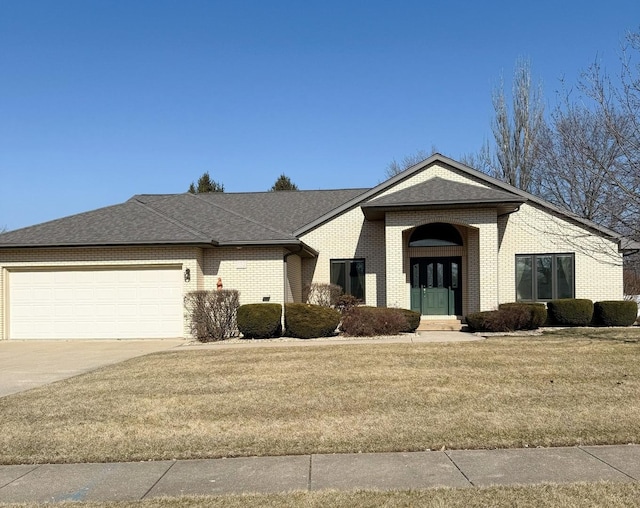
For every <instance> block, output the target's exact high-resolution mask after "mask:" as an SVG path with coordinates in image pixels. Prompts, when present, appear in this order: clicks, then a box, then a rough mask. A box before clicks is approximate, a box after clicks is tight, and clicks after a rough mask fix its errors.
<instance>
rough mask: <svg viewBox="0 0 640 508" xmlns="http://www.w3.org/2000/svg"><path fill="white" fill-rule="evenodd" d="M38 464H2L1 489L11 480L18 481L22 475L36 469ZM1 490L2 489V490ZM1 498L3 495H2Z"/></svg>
mask: <svg viewBox="0 0 640 508" xmlns="http://www.w3.org/2000/svg"><path fill="white" fill-rule="evenodd" d="M37 467H39V466H37V465H32V466H27V465H24V466H0V489H2V487H4V486H5V485H8V484H9V483H11V482H14V481H16V480H17V479H18V478H20V477H21V476H24V475H26V474H27V473H30V472H31V471H33V470H34V469H36V468H37ZM0 492H1V491H0ZM0 499H2V496H1V495H0Z"/></svg>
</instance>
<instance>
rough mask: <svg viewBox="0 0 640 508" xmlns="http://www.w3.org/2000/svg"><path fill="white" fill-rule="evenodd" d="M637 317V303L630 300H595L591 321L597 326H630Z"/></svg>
mask: <svg viewBox="0 0 640 508" xmlns="http://www.w3.org/2000/svg"><path fill="white" fill-rule="evenodd" d="M636 319H638V304H637V303H636V302H634V301H631V300H619V301H604V302H596V303H595V304H594V305H593V322H594V324H595V325H597V326H631V325H632V324H633V323H635V322H636Z"/></svg>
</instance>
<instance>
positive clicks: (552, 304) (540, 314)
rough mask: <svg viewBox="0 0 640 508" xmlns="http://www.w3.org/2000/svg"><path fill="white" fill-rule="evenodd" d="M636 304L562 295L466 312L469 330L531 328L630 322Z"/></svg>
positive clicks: (634, 319) (492, 330)
mask: <svg viewBox="0 0 640 508" xmlns="http://www.w3.org/2000/svg"><path fill="white" fill-rule="evenodd" d="M637 313H638V307H637V305H636V303H635V302H631V301H623V300H621V301H604V302H596V303H595V304H594V303H593V302H592V301H591V300H588V299H580V298H563V299H560V300H551V301H549V302H547V306H546V308H545V305H544V304H543V303H504V304H501V305H500V306H499V307H498V310H493V311H486V312H474V313H472V314H469V315H468V316H466V320H467V325H468V326H469V328H471V329H472V330H473V331H482V332H510V331H515V330H534V329H536V328H538V327H540V326H542V325H544V324H551V325H556V326H631V325H632V324H633V323H634V322H635V321H636V319H637Z"/></svg>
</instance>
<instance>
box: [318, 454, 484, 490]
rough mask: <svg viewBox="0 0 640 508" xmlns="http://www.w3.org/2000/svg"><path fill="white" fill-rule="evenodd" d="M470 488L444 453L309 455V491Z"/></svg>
mask: <svg viewBox="0 0 640 508" xmlns="http://www.w3.org/2000/svg"><path fill="white" fill-rule="evenodd" d="M439 486H443V487H444V486H446V487H470V486H471V484H470V483H469V482H468V481H467V480H466V479H465V477H464V476H463V475H462V474H461V473H460V471H458V469H457V468H456V467H455V465H454V464H453V463H452V462H451V461H450V460H449V458H448V457H447V456H446V455H445V454H444V453H443V452H412V453H352V454H339V455H312V457H311V490H323V489H341V490H353V489H380V490H388V489H424V488H428V487H439Z"/></svg>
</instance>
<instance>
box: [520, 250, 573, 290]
mask: <svg viewBox="0 0 640 508" xmlns="http://www.w3.org/2000/svg"><path fill="white" fill-rule="evenodd" d="M542 257H551V273H552V278H551V298H538V284H537V283H536V281H537V267H538V263H537V261H538V258H542ZM558 257H570V258H571V270H572V272H571V283H572V287H571V293H572V296H570V297H569V298H575V297H576V255H575V253H574V252H548V253H537V254H516V255H515V258H514V272H515V273H514V275H515V297H516V298H515V301H516V302H548V301H550V300H556V299H557V298H558V261H557V260H558ZM518 258H529V259H530V260H531V299H523V298H518ZM565 298H566V297H565Z"/></svg>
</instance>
